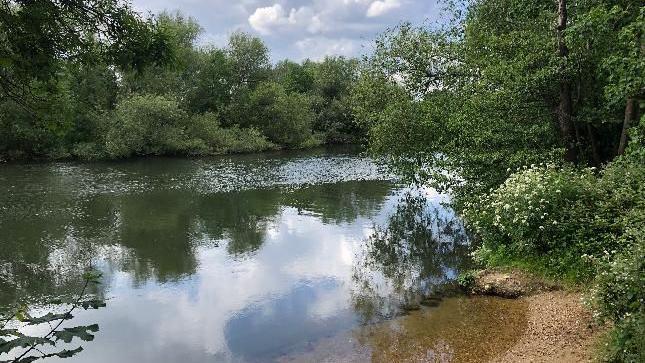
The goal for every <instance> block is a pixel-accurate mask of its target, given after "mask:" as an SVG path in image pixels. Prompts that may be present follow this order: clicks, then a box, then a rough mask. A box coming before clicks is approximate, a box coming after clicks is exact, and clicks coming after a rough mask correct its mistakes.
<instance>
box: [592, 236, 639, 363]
mask: <svg viewBox="0 0 645 363" xmlns="http://www.w3.org/2000/svg"><path fill="white" fill-rule="evenodd" d="M644 286H645V228H641V230H640V236H639V241H637V243H635V244H634V245H633V246H632V247H631V248H630V249H628V250H626V251H624V252H623V253H621V254H619V255H618V256H617V257H616V258H615V259H613V261H611V262H607V263H606V265H605V266H604V268H603V270H602V272H601V273H599V275H598V285H597V288H596V289H595V290H594V300H595V306H596V307H597V309H598V315H599V317H600V318H601V319H603V320H605V319H609V320H612V321H613V322H614V329H613V331H612V332H611V334H610V341H609V344H608V345H607V349H606V356H605V359H606V360H607V361H611V362H645V289H644V288H643V287H644Z"/></svg>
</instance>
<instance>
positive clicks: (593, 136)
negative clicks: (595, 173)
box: [587, 123, 602, 167]
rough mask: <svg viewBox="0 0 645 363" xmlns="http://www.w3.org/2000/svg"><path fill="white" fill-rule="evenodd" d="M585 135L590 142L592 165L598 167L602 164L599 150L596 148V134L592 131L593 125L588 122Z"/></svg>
mask: <svg viewBox="0 0 645 363" xmlns="http://www.w3.org/2000/svg"><path fill="white" fill-rule="evenodd" d="M587 137H589V142H590V143H591V156H592V157H593V166H595V167H599V166H600V165H601V164H602V158H601V157H600V150H598V143H597V142H596V134H595V133H594V131H593V127H592V126H591V124H590V123H587Z"/></svg>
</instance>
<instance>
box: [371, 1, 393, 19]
mask: <svg viewBox="0 0 645 363" xmlns="http://www.w3.org/2000/svg"><path fill="white" fill-rule="evenodd" d="M400 7H401V1H400V0H378V1H375V2H373V3H372V4H370V7H369V8H368V9H367V17H368V18H374V17H377V16H381V15H384V14H385V13H387V12H389V11H391V10H394V9H398V8H400Z"/></svg>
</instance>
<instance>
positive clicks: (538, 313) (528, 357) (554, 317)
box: [491, 291, 602, 363]
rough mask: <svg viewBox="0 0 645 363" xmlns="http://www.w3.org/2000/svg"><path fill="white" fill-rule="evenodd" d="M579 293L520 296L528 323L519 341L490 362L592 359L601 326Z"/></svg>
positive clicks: (555, 292)
mask: <svg viewBox="0 0 645 363" xmlns="http://www.w3.org/2000/svg"><path fill="white" fill-rule="evenodd" d="M581 298H582V294H580V293H574V292H566V291H548V292H542V293H538V294H537V295H532V296H527V297H522V298H520V299H521V300H525V301H526V302H527V303H528V315H527V318H528V325H527V328H526V330H525V331H524V332H523V333H522V336H521V338H520V339H519V341H518V342H517V343H516V344H515V345H514V346H513V347H512V348H511V349H509V350H508V351H506V352H505V353H504V354H502V355H501V356H498V357H497V358H495V359H493V360H492V361H491V362H496V363H506V362H509V363H510V362H554V363H555V362H558V363H560V362H566V363H577V362H592V361H594V353H595V350H596V347H597V344H598V342H599V340H600V337H601V335H602V329H600V328H599V327H598V326H596V325H595V324H594V323H593V318H592V315H591V313H590V312H589V310H587V309H586V308H585V307H584V306H583V305H582V302H581Z"/></svg>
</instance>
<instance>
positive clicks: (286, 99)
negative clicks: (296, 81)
mask: <svg viewBox="0 0 645 363" xmlns="http://www.w3.org/2000/svg"><path fill="white" fill-rule="evenodd" d="M247 107H248V110H249V111H250V112H251V113H250V114H248V115H246V119H247V121H246V122H248V124H249V125H250V126H254V127H257V128H259V129H261V130H262V131H263V133H264V134H265V135H267V137H268V138H269V140H270V141H272V142H274V143H277V144H280V145H286V146H288V147H297V146H299V145H300V144H302V143H303V142H304V141H305V140H307V139H308V138H309V137H310V136H311V122H312V118H313V114H312V112H311V111H310V108H309V100H308V99H307V98H306V97H305V96H303V95H300V94H297V93H287V92H286V91H285V90H284V88H283V87H282V86H280V85H279V84H277V83H271V82H267V83H263V84H261V85H259V86H258V88H256V89H255V90H254V91H253V92H252V93H251V94H250V96H249V98H248V105H247Z"/></svg>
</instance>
